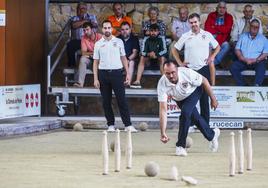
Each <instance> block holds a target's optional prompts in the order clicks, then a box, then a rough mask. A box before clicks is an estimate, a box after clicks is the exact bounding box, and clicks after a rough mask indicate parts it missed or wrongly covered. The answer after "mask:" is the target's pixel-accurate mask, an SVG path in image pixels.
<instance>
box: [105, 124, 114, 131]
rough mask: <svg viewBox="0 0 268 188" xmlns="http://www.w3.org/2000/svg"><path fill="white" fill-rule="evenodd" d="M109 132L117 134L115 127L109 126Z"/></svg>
mask: <svg viewBox="0 0 268 188" xmlns="http://www.w3.org/2000/svg"><path fill="white" fill-rule="evenodd" d="M107 132H115V128H114V125H109V126H108V129H107Z"/></svg>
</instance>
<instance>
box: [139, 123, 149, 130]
mask: <svg viewBox="0 0 268 188" xmlns="http://www.w3.org/2000/svg"><path fill="white" fill-rule="evenodd" d="M139 129H140V130H141V131H146V130H147V129H148V123H146V122H141V123H140V124H139Z"/></svg>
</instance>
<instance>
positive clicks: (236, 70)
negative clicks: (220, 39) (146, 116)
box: [230, 61, 247, 86]
mask: <svg viewBox="0 0 268 188" xmlns="http://www.w3.org/2000/svg"><path fill="white" fill-rule="evenodd" d="M246 68H247V65H246V63H243V62H241V61H235V62H233V63H232V65H231V67H230V72H231V73H232V76H233V78H234V80H235V82H236V85H238V86H244V85H245V82H244V78H243V76H242V74H241V72H242V71H244V70H246Z"/></svg>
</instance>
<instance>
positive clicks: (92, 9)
mask: <svg viewBox="0 0 268 188" xmlns="http://www.w3.org/2000/svg"><path fill="white" fill-rule="evenodd" d="M183 5H185V4H179V3H172V4H171V3H165V4H161V3H159V4H156V3H146V4H133V3H130V4H125V5H124V12H125V14H127V15H129V16H130V17H132V19H133V22H134V25H133V26H134V32H136V33H139V32H140V31H141V23H142V21H143V20H147V19H148V16H147V9H148V8H149V7H150V6H157V7H158V8H159V10H160V15H159V18H160V19H162V20H164V22H165V23H166V25H167V27H168V30H167V31H168V34H170V27H171V22H172V19H173V18H174V17H178V8H179V7H181V6H183ZM244 5H245V4H244V3H243V4H228V5H227V10H228V12H229V13H231V14H232V15H233V16H234V18H235V19H236V18H238V17H241V16H242V15H243V12H242V11H243V7H244ZM186 6H187V7H188V8H189V12H190V13H193V12H197V13H199V14H200V15H201V22H202V25H203V23H204V21H205V20H206V17H207V15H208V13H210V12H212V11H215V7H216V4H215V3H203V4H186ZM49 10H50V17H49V44H50V46H51V45H53V43H54V42H55V38H56V37H57V36H58V34H59V33H60V32H61V31H62V29H63V27H64V25H65V24H66V22H67V21H68V19H69V18H70V17H71V16H74V15H76V4H74V3H70V4H67V3H58V4H55V3H51V4H50V6H49ZM254 10H255V13H254V14H255V15H256V16H258V17H259V18H260V19H261V20H262V22H263V29H264V32H265V33H266V34H267V32H268V31H267V26H268V4H254ZM88 12H89V13H91V14H95V15H96V16H97V18H98V22H99V23H101V22H102V21H103V20H104V19H106V18H107V16H108V15H111V14H113V11H112V4H98V3H97V4H96V3H89V4H88Z"/></svg>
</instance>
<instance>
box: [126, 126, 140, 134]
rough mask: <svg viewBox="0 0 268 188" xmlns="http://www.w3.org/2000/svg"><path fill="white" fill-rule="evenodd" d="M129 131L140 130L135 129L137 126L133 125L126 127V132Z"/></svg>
mask: <svg viewBox="0 0 268 188" xmlns="http://www.w3.org/2000/svg"><path fill="white" fill-rule="evenodd" d="M127 131H130V132H132V133H137V132H138V130H137V129H135V127H133V126H132V125H130V126H127V127H125V132H127Z"/></svg>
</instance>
